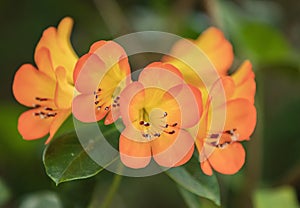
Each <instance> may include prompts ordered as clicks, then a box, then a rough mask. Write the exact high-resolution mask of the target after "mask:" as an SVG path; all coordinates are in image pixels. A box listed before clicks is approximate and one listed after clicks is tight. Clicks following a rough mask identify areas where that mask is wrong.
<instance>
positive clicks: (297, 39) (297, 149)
mask: <svg viewBox="0 0 300 208" xmlns="http://www.w3.org/2000/svg"><path fill="white" fill-rule="evenodd" d="M64 16H71V17H72V18H73V19H74V21H75V25H74V30H73V33H72V38H71V40H72V43H73V46H74V48H75V50H76V52H77V54H78V55H79V56H81V55H83V54H84V53H86V52H87V51H88V49H89V46H90V45H91V44H92V43H93V42H95V41H97V40H100V39H113V38H115V37H119V36H121V35H124V34H127V33H129V32H134V31H142V30H159V31H166V32H170V33H174V34H177V35H181V36H183V37H186V38H196V37H197V36H198V35H199V34H200V33H201V32H202V31H203V30H204V29H205V28H207V27H208V26H211V25H215V26H217V27H219V28H221V29H222V30H223V31H224V33H225V35H226V37H227V38H228V39H229V40H230V41H231V42H232V44H233V46H234V51H235V55H236V57H235V63H234V67H233V69H234V68H235V66H237V65H238V64H240V63H241V62H242V60H244V59H245V58H247V59H250V60H251V61H252V63H253V65H254V71H255V73H256V81H257V97H256V106H257V109H258V123H257V128H256V131H255V133H254V135H253V136H252V140H251V141H249V142H246V143H244V146H245V147H246V150H247V160H246V163H245V165H244V167H243V168H242V170H241V171H240V172H239V173H237V174H235V175H233V176H223V175H218V179H219V183H220V186H221V195H222V204H223V205H222V207H246V208H247V207H256V208H263V207H283V206H285V207H286V208H290V207H292V208H293V207H299V203H298V202H297V198H298V201H299V199H300V136H299V134H300V96H299V93H300V52H299V51H300V1H299V0H272V1H271V0H270V1H267V0H266V1H262V0H256V1H251V0H235V1H225V0H223V1H221V0H218V1H217V0H207V1H204V0H202V1H201V0H198V1H196V0H175V1H171V0H151V1H146V0H142V1H137V0H125V1H121V0H118V1H117V0H110V1H105V0H94V1H92V0H64V1H62V0H24V1H16V0H1V1H0V25H1V33H0V41H1V44H0V45H1V50H0V57H1V58H0V60H1V61H0V69H1V76H0V83H1V94H0V96H1V102H0V107H1V108H0V124H1V125H0V142H1V144H0V207H23V208H27V207H87V206H88V205H89V204H90V203H91V201H93V200H95V198H97V200H100V199H101V197H98V196H94V195H93V192H94V190H97V193H99V190H100V192H101V193H103V194H105V193H106V192H107V189H108V187H109V185H110V182H111V180H112V174H111V173H108V172H102V173H101V174H99V175H97V176H96V177H93V178H90V179H86V180H80V181H73V182H68V183H63V184H60V185H59V186H58V187H56V186H55V184H54V183H53V182H52V181H51V179H50V178H49V177H48V176H47V175H46V173H45V170H44V166H43V163H42V151H43V149H44V141H43V140H37V141H31V142H28V141H24V140H22V138H21V136H20V135H19V134H18V132H17V118H18V116H19V115H20V113H21V112H23V111H24V110H25V108H23V107H22V106H21V105H19V104H18V103H17V102H16V101H15V100H14V98H13V95H12V92H11V86H12V81H13V76H14V73H15V72H16V70H17V69H18V67H19V66H20V65H21V64H23V63H34V62H33V53H34V49H35V46H36V44H37V42H38V40H39V38H40V36H41V34H42V31H43V30H44V29H45V28H47V27H49V26H51V25H55V26H56V25H57V23H58V22H59V21H60V20H61V19H62V18H63V17H64ZM130 60H131V59H130ZM132 64H133V66H134V67H138V66H135V65H134V62H133V61H132ZM142 64H144V65H146V64H147V63H142ZM29 93H30V92H29ZM96 182H97V184H100V185H97V186H96ZM39 203H42V205H41V204H39ZM202 205H203V207H214V205H212V204H211V203H209V202H208V201H205V200H203V201H202ZM187 206H188V205H187V204H186V203H185V201H184V199H183V198H182V197H181V195H180V193H179V191H178V190H177V188H176V185H175V184H174V183H173V182H172V181H171V179H169V178H168V177H167V176H166V175H164V174H160V175H157V176H153V177H148V178H125V179H123V181H122V184H121V187H120V189H119V190H118V192H117V195H116V197H115V198H114V200H113V205H112V207H130V208H131V207H147V208H148V207H149V208H150V207H151V208H152V207H153V208H154V207H187Z"/></svg>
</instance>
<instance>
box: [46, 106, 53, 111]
mask: <svg viewBox="0 0 300 208" xmlns="http://www.w3.org/2000/svg"><path fill="white" fill-rule="evenodd" d="M44 109H45V110H47V111H53V109H52V108H49V107H46V108H44Z"/></svg>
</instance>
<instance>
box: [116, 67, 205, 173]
mask: <svg viewBox="0 0 300 208" xmlns="http://www.w3.org/2000/svg"><path fill="white" fill-rule="evenodd" d="M120 106H121V107H120V110H121V115H122V119H123V122H124V124H125V129H124V131H123V132H122V133H121V136H120V144H119V149H120V154H121V160H122V162H123V163H124V164H125V165H126V166H128V167H130V168H143V167H145V166H147V165H148V163H149V162H150V160H151V156H153V158H154V160H155V161H156V162H157V163H158V164H159V165H161V166H165V167H174V166H179V165H182V164H184V163H186V162H187V161H188V160H189V159H190V157H191V156H192V154H193V151H194V139H193V137H192V136H191V135H190V134H189V133H188V132H187V131H186V129H187V128H190V127H192V126H194V125H196V124H197V123H198V121H199V118H200V114H201V112H202V107H201V106H202V105H201V94H200V91H199V90H197V88H195V87H193V86H189V85H187V84H184V81H183V79H182V75H181V73H180V72H179V71H178V69H176V68H175V67H173V66H172V65H169V64H163V63H160V62H157V63H152V64H150V65H148V66H147V67H146V68H145V69H144V70H143V71H142V72H141V73H140V76H139V79H138V81H136V82H133V83H131V84H130V85H128V86H127V87H126V88H125V89H124V90H123V91H122V93H121V96H120Z"/></svg>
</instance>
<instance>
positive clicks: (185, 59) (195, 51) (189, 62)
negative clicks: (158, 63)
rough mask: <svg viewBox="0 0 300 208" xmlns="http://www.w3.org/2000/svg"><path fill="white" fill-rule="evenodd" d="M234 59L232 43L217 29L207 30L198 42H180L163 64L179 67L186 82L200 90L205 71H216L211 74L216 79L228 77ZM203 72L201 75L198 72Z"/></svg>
mask: <svg viewBox="0 0 300 208" xmlns="http://www.w3.org/2000/svg"><path fill="white" fill-rule="evenodd" d="M233 59H234V54H233V49H232V45H231V44H230V42H229V41H228V40H227V39H226V38H225V36H224V34H223V32H222V31H220V30H219V29H217V28H215V27H210V28H208V29H207V30H205V31H204V32H203V33H202V34H201V35H200V36H199V37H198V38H197V39H196V40H190V39H189V40H186V39H182V40H179V41H178V42H176V43H175V44H174V46H173V47H172V49H171V51H170V56H164V57H163V62H165V63H170V64H172V65H173V66H175V67H177V68H178V69H179V70H180V72H181V73H182V74H183V77H184V79H185V81H186V82H187V83H189V84H192V85H194V86H196V87H199V88H204V83H203V80H202V78H203V77H199V75H200V76H201V74H202V73H204V72H205V71H209V69H210V68H212V69H211V70H216V72H217V74H211V75H209V76H213V77H215V78H216V79H217V78H218V77H217V75H219V76H225V75H227V72H228V70H229V69H230V67H231V65H232V63H233ZM199 70H200V71H202V73H201V74H199V72H197V71H199Z"/></svg>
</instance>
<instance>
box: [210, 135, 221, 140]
mask: <svg viewBox="0 0 300 208" xmlns="http://www.w3.org/2000/svg"><path fill="white" fill-rule="evenodd" d="M218 137H219V134H211V135H210V138H211V139H216V138H218Z"/></svg>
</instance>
